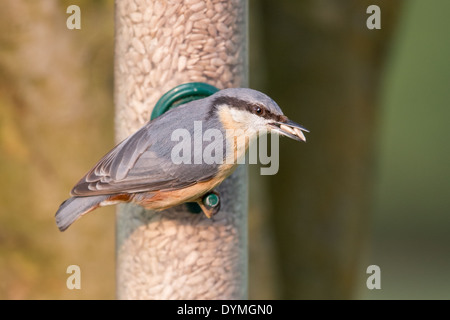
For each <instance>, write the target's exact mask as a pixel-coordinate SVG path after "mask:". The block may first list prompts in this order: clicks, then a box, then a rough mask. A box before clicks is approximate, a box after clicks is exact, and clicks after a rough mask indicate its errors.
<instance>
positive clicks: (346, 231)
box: [251, 0, 401, 299]
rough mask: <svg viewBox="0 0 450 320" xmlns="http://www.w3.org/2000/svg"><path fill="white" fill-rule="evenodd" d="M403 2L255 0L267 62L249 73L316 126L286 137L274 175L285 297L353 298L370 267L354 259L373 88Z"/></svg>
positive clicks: (361, 232) (365, 212)
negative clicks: (376, 24)
mask: <svg viewBox="0 0 450 320" xmlns="http://www.w3.org/2000/svg"><path fill="white" fill-rule="evenodd" d="M371 4H377V5H378V6H380V8H381V26H382V28H381V30H368V29H367V27H366V20H367V18H368V17H369V14H367V13H366V9H367V7H368V6H369V5H371ZM400 4H401V1H359V0H358V1H356V0H354V1H342V0H321V1H317V0H308V1H288V0H284V1H269V0H264V1H261V2H258V3H255V2H254V3H253V5H255V6H260V7H259V10H261V15H262V16H261V17H260V21H261V22H262V23H260V26H259V27H260V28H261V29H260V32H262V35H261V37H262V41H261V44H260V47H259V48H257V49H256V50H255V51H257V53H256V54H261V55H262V56H263V59H262V60H265V61H262V62H263V63H264V64H263V65H261V66H260V68H255V67H254V68H253V69H252V71H251V72H254V70H255V69H256V70H259V71H257V72H260V76H262V77H263V79H265V81H264V82H263V83H262V84H261V86H262V87H263V90H264V91H265V92H266V93H268V94H269V95H270V96H271V97H273V98H274V99H275V100H276V101H277V102H278V104H279V105H280V106H281V108H282V109H283V110H284V112H285V113H286V114H287V115H288V116H289V117H290V118H291V119H293V120H294V121H296V122H299V123H301V124H303V125H304V126H305V127H306V128H307V129H309V130H310V131H311V133H310V134H307V143H306V144H300V143H298V142H295V141H290V140H288V139H282V141H281V143H280V170H279V172H278V174H277V175H275V176H273V177H271V186H270V189H269V191H270V194H271V196H272V217H271V224H272V225H273V227H274V230H275V242H276V249H275V252H276V256H275V257H274V259H275V261H276V262H277V264H278V268H279V272H280V277H281V279H282V281H281V288H280V292H281V294H280V298H284V299H316V298H317V299H346V298H351V297H352V289H353V287H354V285H355V280H357V279H358V280H359V279H361V278H362V277H364V276H365V274H364V273H363V274H361V272H360V270H359V269H358V267H359V265H358V263H359V258H360V255H361V252H362V250H363V249H364V246H363V244H364V242H365V240H366V238H365V237H366V233H367V230H368V228H367V227H368V226H367V223H368V216H369V213H370V205H371V190H372V188H371V187H372V173H373V169H374V167H373V164H374V161H373V156H374V153H373V151H374V146H375V142H376V120H377V112H378V110H377V93H378V88H379V83H380V75H381V74H382V70H383V68H382V67H383V62H384V61H385V57H386V56H385V52H386V45H387V44H388V41H389V39H390V37H391V35H392V32H393V30H394V25H395V21H396V20H397V16H398V13H399V9H400ZM261 69H262V70H264V71H265V72H266V73H265V74H261ZM257 76H258V75H257V74H252V77H257ZM264 178H266V177H264ZM364 271H365V269H364Z"/></svg>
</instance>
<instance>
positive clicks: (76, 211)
mask: <svg viewBox="0 0 450 320" xmlns="http://www.w3.org/2000/svg"><path fill="white" fill-rule="evenodd" d="M107 198H108V196H104V195H100V196H90V197H72V198H69V199H67V200H66V201H64V202H63V203H61V205H60V206H59V209H58V211H57V212H56V214H55V219H56V225H57V226H58V228H59V230H60V231H64V230H66V229H67V228H68V227H70V225H71V224H72V223H74V222H75V220H77V219H78V218H80V217H81V216H82V215H83V214H85V213H88V212H89V211H92V210H94V209H96V208H97V207H98V206H99V205H100V203H101V202H102V201H104V200H106V199H107Z"/></svg>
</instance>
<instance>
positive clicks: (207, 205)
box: [197, 191, 220, 218]
mask: <svg viewBox="0 0 450 320" xmlns="http://www.w3.org/2000/svg"><path fill="white" fill-rule="evenodd" d="M197 203H198V205H199V206H200V208H201V209H202V211H203V213H204V214H205V216H207V217H208V218H211V217H212V216H213V215H215V214H216V213H217V212H219V210H220V196H219V193H218V192H217V191H210V192H208V193H206V194H205V195H204V196H203V197H202V198H200V199H199V200H198V201H197Z"/></svg>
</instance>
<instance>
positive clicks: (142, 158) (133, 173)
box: [71, 104, 219, 196]
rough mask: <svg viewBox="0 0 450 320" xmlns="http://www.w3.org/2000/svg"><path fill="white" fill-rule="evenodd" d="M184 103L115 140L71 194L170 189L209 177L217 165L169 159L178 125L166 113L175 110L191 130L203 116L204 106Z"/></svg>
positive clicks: (84, 194)
mask: <svg viewBox="0 0 450 320" xmlns="http://www.w3.org/2000/svg"><path fill="white" fill-rule="evenodd" d="M188 105H189V104H186V105H184V106H180V107H177V108H176V109H173V110H171V111H169V112H167V113H165V114H164V115H163V116H161V117H159V118H157V119H156V120H154V121H152V122H149V123H147V124H146V125H145V126H144V127H142V128H141V129H140V130H138V131H137V132H136V133H134V134H133V135H131V136H130V137H128V138H127V139H125V140H124V141H122V142H121V143H119V144H118V145H117V146H116V147H115V148H114V149H112V150H111V151H110V152H109V153H107V154H106V155H105V156H104V157H103V158H102V159H101V160H100V161H99V162H98V163H97V164H96V165H95V166H94V167H93V168H92V169H91V170H90V171H89V172H88V173H87V174H86V175H85V176H84V177H83V178H82V179H81V180H80V181H79V182H78V183H77V184H76V185H75V187H74V188H73V189H72V192H71V193H72V195H73V196H92V195H102V194H117V193H135V192H153V191H159V190H171V189H179V188H184V187H188V186H191V185H193V184H195V183H197V182H200V181H207V180H209V179H211V178H213V177H214V176H215V175H216V174H217V170H218V166H219V164H211V165H206V164H174V163H173V161H172V160H171V150H172V148H173V146H174V145H175V144H177V142H176V141H172V140H171V134H172V132H173V130H175V129H177V128H178V125H176V124H175V123H173V120H171V119H169V118H168V117H166V115H167V114H169V113H170V112H173V111H175V110H176V111H177V113H178V115H177V117H179V118H180V119H184V122H183V123H185V124H186V129H187V130H189V131H191V133H193V132H192V130H193V129H192V128H193V121H195V120H197V119H199V117H200V119H202V117H206V115H207V108H206V106H204V105H200V107H199V106H198V105H197V107H196V112H197V113H194V112H192V111H190V110H189V109H187V108H185V107H187V106H188ZM202 107H203V108H202ZM202 113H203V114H202ZM172 119H173V118H172ZM169 120H170V121H169ZM189 124H190V125H189ZM155 137H158V138H159V139H156V138H155Z"/></svg>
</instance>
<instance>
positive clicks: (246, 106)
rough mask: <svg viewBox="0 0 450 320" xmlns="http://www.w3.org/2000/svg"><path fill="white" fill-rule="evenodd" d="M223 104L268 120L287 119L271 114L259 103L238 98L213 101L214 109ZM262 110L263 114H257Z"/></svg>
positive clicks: (219, 98)
mask: <svg viewBox="0 0 450 320" xmlns="http://www.w3.org/2000/svg"><path fill="white" fill-rule="evenodd" d="M222 104H226V105H229V106H232V107H234V108H236V109H240V110H247V111H248V112H251V113H254V114H257V115H258V116H260V117H263V118H266V119H270V120H275V121H285V120H286V117H285V116H284V115H278V114H274V113H272V112H270V111H269V110H267V108H266V107H264V106H263V105H260V104H257V103H248V102H246V101H244V100H241V99H238V98H234V97H226V96H223V97H217V98H215V99H214V101H213V106H214V107H213V109H215V108H217V106H220V105H222ZM258 108H260V109H261V113H257V112H256V109H258Z"/></svg>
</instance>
